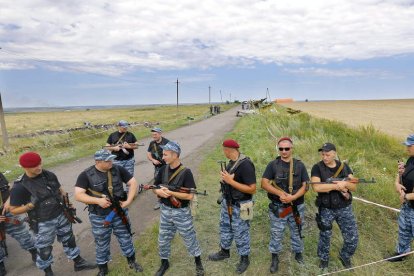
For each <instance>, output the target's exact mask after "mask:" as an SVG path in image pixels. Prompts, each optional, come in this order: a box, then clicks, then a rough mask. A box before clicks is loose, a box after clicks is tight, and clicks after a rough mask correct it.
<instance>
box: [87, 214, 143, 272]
mask: <svg viewBox="0 0 414 276" xmlns="http://www.w3.org/2000/svg"><path fill="white" fill-rule="evenodd" d="M125 213H126V215H128V210H125ZM89 220H90V222H91V224H92V233H93V236H94V238H95V250H96V263H97V264H106V263H107V262H109V261H110V260H111V252H110V244H111V234H112V232H113V233H114V235H115V237H116V238H117V239H118V243H119V246H120V247H121V251H122V255H124V256H125V257H131V256H132V255H134V254H135V248H134V244H133V242H132V237H131V235H130V234H129V233H128V230H127V228H126V225H125V224H124V223H123V222H122V219H121V217H120V216H118V215H116V216H115V217H114V218H113V219H112V222H111V224H109V225H108V226H104V220H105V216H98V215H96V214H93V213H89Z"/></svg>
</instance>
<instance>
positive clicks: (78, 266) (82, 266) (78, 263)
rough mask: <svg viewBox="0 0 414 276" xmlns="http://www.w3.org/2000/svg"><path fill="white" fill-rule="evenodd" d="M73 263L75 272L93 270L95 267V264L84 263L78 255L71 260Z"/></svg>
mask: <svg viewBox="0 0 414 276" xmlns="http://www.w3.org/2000/svg"><path fill="white" fill-rule="evenodd" d="M73 262H74V264H73V267H74V269H75V271H80V270H88V269H94V268H96V267H97V265H96V264H95V263H90V262H88V261H86V260H85V259H84V258H82V257H81V256H80V255H78V256H77V257H76V258H75V259H73Z"/></svg>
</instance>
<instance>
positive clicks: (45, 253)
mask: <svg viewBox="0 0 414 276" xmlns="http://www.w3.org/2000/svg"><path fill="white" fill-rule="evenodd" d="M52 249H53V247H52V246H46V247H43V248H40V249H38V252H39V257H40V259H42V260H43V261H47V260H48V259H49V258H50V256H51V255H52Z"/></svg>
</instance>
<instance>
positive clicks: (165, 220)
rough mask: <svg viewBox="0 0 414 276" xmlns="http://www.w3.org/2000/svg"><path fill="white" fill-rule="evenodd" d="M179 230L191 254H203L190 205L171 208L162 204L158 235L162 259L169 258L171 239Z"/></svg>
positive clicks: (195, 255) (194, 255)
mask: <svg viewBox="0 0 414 276" xmlns="http://www.w3.org/2000/svg"><path fill="white" fill-rule="evenodd" d="M177 231H178V233H179V234H180V236H181V237H182V238H183V240H184V244H185V246H186V247H187V250H188V252H189V254H190V255H191V256H193V257H197V256H200V255H201V248H200V244H199V242H198V240H197V237H196V232H195V229H194V225H193V218H192V216H191V210H190V207H185V208H171V207H169V206H167V205H165V204H163V203H162V204H161V216H160V232H159V235H158V245H159V255H160V257H161V259H169V258H170V254H171V241H172V239H173V238H174V236H175V233H176V232H177Z"/></svg>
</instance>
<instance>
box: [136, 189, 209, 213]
mask: <svg viewBox="0 0 414 276" xmlns="http://www.w3.org/2000/svg"><path fill="white" fill-rule="evenodd" d="M162 187H165V188H167V189H168V190H170V191H171V192H177V193H186V194H196V195H203V196H207V195H208V194H207V191H206V190H204V192H202V193H200V192H198V191H197V190H196V189H194V188H187V187H171V186H168V185H154V184H146V185H144V184H140V185H139V190H153V189H161V188H162ZM169 199H170V202H171V204H172V205H173V206H174V207H176V208H180V207H181V201H180V200H179V199H177V198H176V197H175V196H170V197H169Z"/></svg>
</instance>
